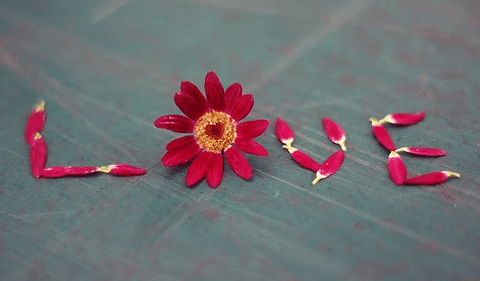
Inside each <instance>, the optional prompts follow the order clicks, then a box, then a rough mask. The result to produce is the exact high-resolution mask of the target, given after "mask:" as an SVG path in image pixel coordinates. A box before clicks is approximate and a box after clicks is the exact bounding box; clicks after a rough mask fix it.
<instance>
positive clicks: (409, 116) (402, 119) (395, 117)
mask: <svg viewBox="0 0 480 281" xmlns="http://www.w3.org/2000/svg"><path fill="white" fill-rule="evenodd" d="M426 115H427V114H426V113H425V112H423V111H422V112H418V113H392V114H389V115H387V116H385V117H384V118H383V119H382V120H380V122H381V123H382V124H383V123H391V124H396V125H404V126H405V125H413V124H417V123H418V122H420V121H422V120H423V119H424V118H425V116H426Z"/></svg>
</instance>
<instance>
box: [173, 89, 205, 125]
mask: <svg viewBox="0 0 480 281" xmlns="http://www.w3.org/2000/svg"><path fill="white" fill-rule="evenodd" d="M173 100H174V101H175V104H176V105H177V106H178V108H180V110H181V111H182V112H183V113H184V114H185V115H187V116H188V117H190V118H191V119H192V120H197V119H198V118H199V117H200V116H202V115H203V114H204V113H205V112H207V108H206V107H204V108H202V107H201V106H199V104H198V102H197V100H196V99H195V97H193V96H191V95H189V94H184V93H183V92H180V93H176V94H175V96H174V97H173Z"/></svg>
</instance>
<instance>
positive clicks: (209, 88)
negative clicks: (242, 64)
mask: <svg viewBox="0 0 480 281" xmlns="http://www.w3.org/2000/svg"><path fill="white" fill-rule="evenodd" d="M205 93H206V95H207V104H208V106H209V107H210V108H211V109H213V110H215V111H223V110H224V109H225V102H224V100H223V86H222V83H221V82H220V79H218V77H217V75H216V74H215V72H213V71H210V72H209V73H207V76H205Z"/></svg>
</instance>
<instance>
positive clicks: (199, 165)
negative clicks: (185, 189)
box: [185, 151, 214, 186]
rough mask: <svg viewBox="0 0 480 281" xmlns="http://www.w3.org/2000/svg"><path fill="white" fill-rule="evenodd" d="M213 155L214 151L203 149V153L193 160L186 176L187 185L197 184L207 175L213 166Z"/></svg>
mask: <svg viewBox="0 0 480 281" xmlns="http://www.w3.org/2000/svg"><path fill="white" fill-rule="evenodd" d="M213 155H214V153H212V152H208V151H202V153H200V154H199V155H198V156H197V157H196V158H195V160H193V162H192V164H191V165H190V167H189V168H188V172H187V176H186V177H185V184H186V185H187V186H192V185H195V184H197V183H198V182H199V181H200V180H202V179H203V178H204V177H205V175H206V174H207V171H208V170H209V169H210V166H212V161H213Z"/></svg>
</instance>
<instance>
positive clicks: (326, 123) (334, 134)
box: [322, 117, 347, 151]
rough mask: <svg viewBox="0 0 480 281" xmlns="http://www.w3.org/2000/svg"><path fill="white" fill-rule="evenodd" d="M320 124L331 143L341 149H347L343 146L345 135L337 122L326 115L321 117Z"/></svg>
mask: <svg viewBox="0 0 480 281" xmlns="http://www.w3.org/2000/svg"><path fill="white" fill-rule="evenodd" d="M322 124H323V130H324V131H325V134H326V135H327V137H328V139H329V140H331V141H332V142H333V143H336V144H338V145H340V147H341V148H342V150H343V151H345V150H347V147H346V146H345V141H346V138H347V137H346V135H345V131H344V130H343V129H342V127H340V125H339V124H338V123H336V122H335V121H333V120H332V119H330V118H328V117H323V119H322Z"/></svg>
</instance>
